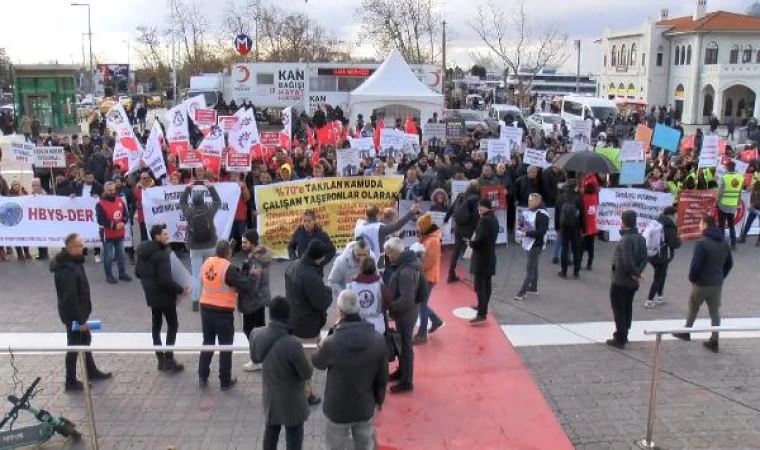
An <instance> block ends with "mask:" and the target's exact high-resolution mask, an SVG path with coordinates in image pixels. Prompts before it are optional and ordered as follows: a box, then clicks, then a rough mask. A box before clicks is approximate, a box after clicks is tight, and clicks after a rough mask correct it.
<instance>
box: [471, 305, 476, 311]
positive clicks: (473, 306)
mask: <svg viewBox="0 0 760 450" xmlns="http://www.w3.org/2000/svg"><path fill="white" fill-rule="evenodd" d="M470 309H474V310H475V311H477V310H478V305H471V306H470Z"/></svg>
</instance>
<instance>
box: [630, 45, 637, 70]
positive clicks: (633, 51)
mask: <svg viewBox="0 0 760 450" xmlns="http://www.w3.org/2000/svg"><path fill="white" fill-rule="evenodd" d="M631 65H632V66H635V65H636V44H631Z"/></svg>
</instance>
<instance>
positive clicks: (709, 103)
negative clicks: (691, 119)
mask: <svg viewBox="0 0 760 450" xmlns="http://www.w3.org/2000/svg"><path fill="white" fill-rule="evenodd" d="M712 109H713V96H712V94H705V106H704V107H703V108H702V115H703V116H710V115H712Z"/></svg>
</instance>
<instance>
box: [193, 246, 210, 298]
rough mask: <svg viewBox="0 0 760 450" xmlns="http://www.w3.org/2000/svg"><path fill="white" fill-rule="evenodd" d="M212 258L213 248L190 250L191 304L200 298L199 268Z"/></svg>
mask: <svg viewBox="0 0 760 450" xmlns="http://www.w3.org/2000/svg"><path fill="white" fill-rule="evenodd" d="M211 256H214V248H213V247H212V248H199V249H197V250H193V249H190V268H191V269H192V271H193V285H192V296H191V297H190V298H191V299H192V300H193V303H198V301H199V300H200V298H201V266H203V263H204V261H206V259H207V258H209V257H211Z"/></svg>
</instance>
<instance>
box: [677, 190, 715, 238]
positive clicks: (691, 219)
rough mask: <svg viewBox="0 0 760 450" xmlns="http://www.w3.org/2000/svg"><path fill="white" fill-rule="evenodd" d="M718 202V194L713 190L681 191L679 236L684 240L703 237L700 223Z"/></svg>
mask: <svg viewBox="0 0 760 450" xmlns="http://www.w3.org/2000/svg"><path fill="white" fill-rule="evenodd" d="M717 200H718V193H717V192H716V191H714V190H711V189H710V190H705V189H681V190H680V191H678V213H677V215H676V223H677V225H678V236H679V237H680V238H681V239H682V240H685V241H686V240H691V239H699V238H701V237H702V230H700V229H699V223H700V222H701V221H702V216H704V214H705V213H710V212H712V211H713V210H714V209H715V204H716V202H717Z"/></svg>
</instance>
